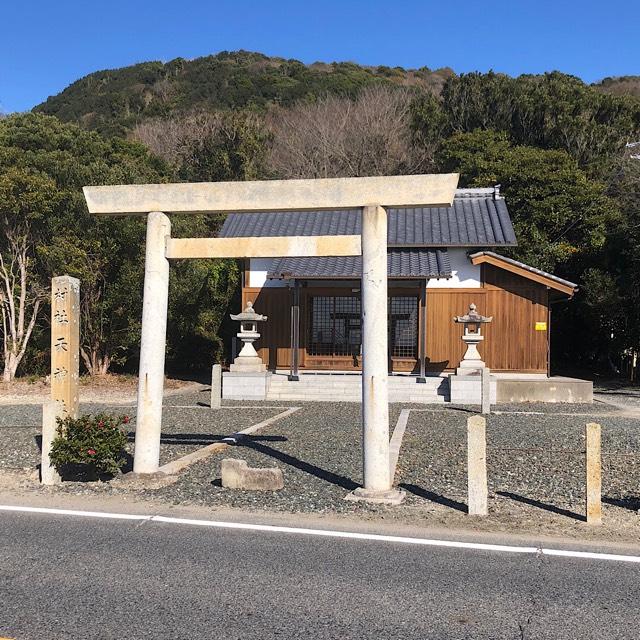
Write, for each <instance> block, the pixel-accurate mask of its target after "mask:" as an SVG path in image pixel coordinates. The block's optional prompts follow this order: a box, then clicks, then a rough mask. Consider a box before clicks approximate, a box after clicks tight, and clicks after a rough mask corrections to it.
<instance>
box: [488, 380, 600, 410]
mask: <svg viewBox="0 0 640 640" xmlns="http://www.w3.org/2000/svg"><path fill="white" fill-rule="evenodd" d="M497 397H498V402H509V403H511V402H568V403H587V404H590V403H592V402H593V382H591V381H590V380H578V379H577V378H565V377H561V376H558V377H551V378H542V379H539V380H510V379H503V378H501V379H499V380H498V395H497Z"/></svg>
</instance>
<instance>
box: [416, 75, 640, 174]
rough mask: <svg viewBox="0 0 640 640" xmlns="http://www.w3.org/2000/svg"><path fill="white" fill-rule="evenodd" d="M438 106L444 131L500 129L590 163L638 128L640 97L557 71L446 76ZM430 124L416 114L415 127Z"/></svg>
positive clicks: (520, 141) (602, 157) (517, 138)
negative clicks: (444, 120) (606, 90)
mask: <svg viewBox="0 0 640 640" xmlns="http://www.w3.org/2000/svg"><path fill="white" fill-rule="evenodd" d="M442 110H443V112H444V113H445V115H446V118H447V129H446V130H447V131H448V132H449V133H455V132H471V131H474V130H476V129H493V130H496V131H503V132H505V133H507V134H508V135H509V137H510V138H511V139H512V140H513V141H514V142H515V143H518V144H523V145H529V146H536V147H541V148H544V149H564V150H566V151H567V152H569V153H570V154H571V156H573V157H574V158H575V159H576V160H577V161H578V162H579V163H580V164H581V165H585V166H586V165H594V164H595V165H596V168H597V166H599V165H601V164H602V162H603V161H606V160H608V159H609V158H610V157H611V156H612V155H614V154H615V153H617V152H619V151H620V150H621V148H622V147H623V146H624V143H625V142H627V141H628V140H629V139H630V138H631V139H633V136H634V135H636V133H637V132H638V130H639V129H640V100H637V99H636V98H633V97H629V96H618V95H611V94H609V93H604V92H602V91H599V90H598V89H596V88H594V87H591V86H588V85H585V84H584V83H583V82H582V81H581V80H579V79H578V78H575V77H573V76H568V75H565V74H562V73H558V72H553V73H546V74H544V75H535V76H534V75H523V76H519V77H518V78H511V77H509V76H507V75H504V74H497V73H493V72H490V73H487V74H482V73H468V74H463V75H461V76H456V77H452V78H450V79H449V80H448V81H447V83H446V85H445V86H444V89H443V92H442ZM430 126H431V121H430V119H429V118H428V117H426V118H425V117H423V118H420V114H418V117H417V120H416V127H417V130H418V131H420V130H423V129H429V127H430Z"/></svg>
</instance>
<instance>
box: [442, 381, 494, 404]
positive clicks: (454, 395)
mask: <svg viewBox="0 0 640 640" xmlns="http://www.w3.org/2000/svg"><path fill="white" fill-rule="evenodd" d="M489 387H490V393H489V398H490V403H491V404H495V403H496V396H497V380H496V377H495V376H489ZM449 391H450V396H451V403H452V404H482V379H481V376H480V374H476V375H469V376H459V375H455V376H450V377H449Z"/></svg>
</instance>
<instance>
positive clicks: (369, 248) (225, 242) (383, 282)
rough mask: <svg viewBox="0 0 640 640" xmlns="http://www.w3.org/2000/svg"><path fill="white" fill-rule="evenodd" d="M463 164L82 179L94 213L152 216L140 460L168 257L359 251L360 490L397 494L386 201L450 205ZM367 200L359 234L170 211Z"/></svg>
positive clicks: (145, 465) (156, 405) (151, 462)
mask: <svg viewBox="0 0 640 640" xmlns="http://www.w3.org/2000/svg"><path fill="white" fill-rule="evenodd" d="M457 184H458V174H432V175H412V176H383V177H370V178H325V179H316V180H267V181H253V182H211V183H193V184H145V185H117V186H99V187H84V195H85V199H86V201H87V206H88V208H89V212H90V213H92V214H95V215H100V216H102V215H117V216H122V215H144V216H146V217H147V239H146V254H145V279H144V298H143V311H142V337H141V345H140V366H139V383H138V407H137V426H136V436H135V437H136V441H135V458H134V467H133V470H134V472H135V473H139V474H149V473H155V472H157V471H158V468H159V458H160V432H161V426H162V396H163V386H164V363H165V349H166V327H167V304H168V295H169V260H172V259H183V258H271V257H274V258H276V257H307V256H353V255H362V350H363V358H362V364H363V366H362V426H363V462H364V487H363V488H360V489H357V490H356V491H354V493H353V494H351V497H352V498H353V499H364V500H370V501H376V502H391V503H394V502H396V503H397V502H399V501H400V500H401V495H400V493H399V492H397V491H394V490H393V489H392V482H393V478H391V477H390V471H389V408H388V389H387V341H388V337H387V213H386V208H388V207H415V206H450V205H451V204H452V202H453V198H454V194H455V189H456V187H457ZM356 208H359V209H362V234H361V236H311V237H272V238H172V237H171V222H170V220H169V217H168V216H167V215H166V214H168V213H193V214H198V213H199V214H202V213H205V214H206V213H231V212H233V213H239V212H243V213H244V212H268V211H272V212H285V211H314V210H322V209H356Z"/></svg>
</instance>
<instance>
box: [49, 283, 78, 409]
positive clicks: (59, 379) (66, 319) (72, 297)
mask: <svg viewBox="0 0 640 640" xmlns="http://www.w3.org/2000/svg"><path fill="white" fill-rule="evenodd" d="M79 370H80V281H79V280H78V279H77V278H72V277H70V276H58V277H56V278H53V279H52V280H51V399H52V400H53V402H54V403H55V405H56V413H57V415H58V416H60V417H61V418H66V417H67V416H70V417H72V418H77V417H78V406H79V400H78V377H79Z"/></svg>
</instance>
